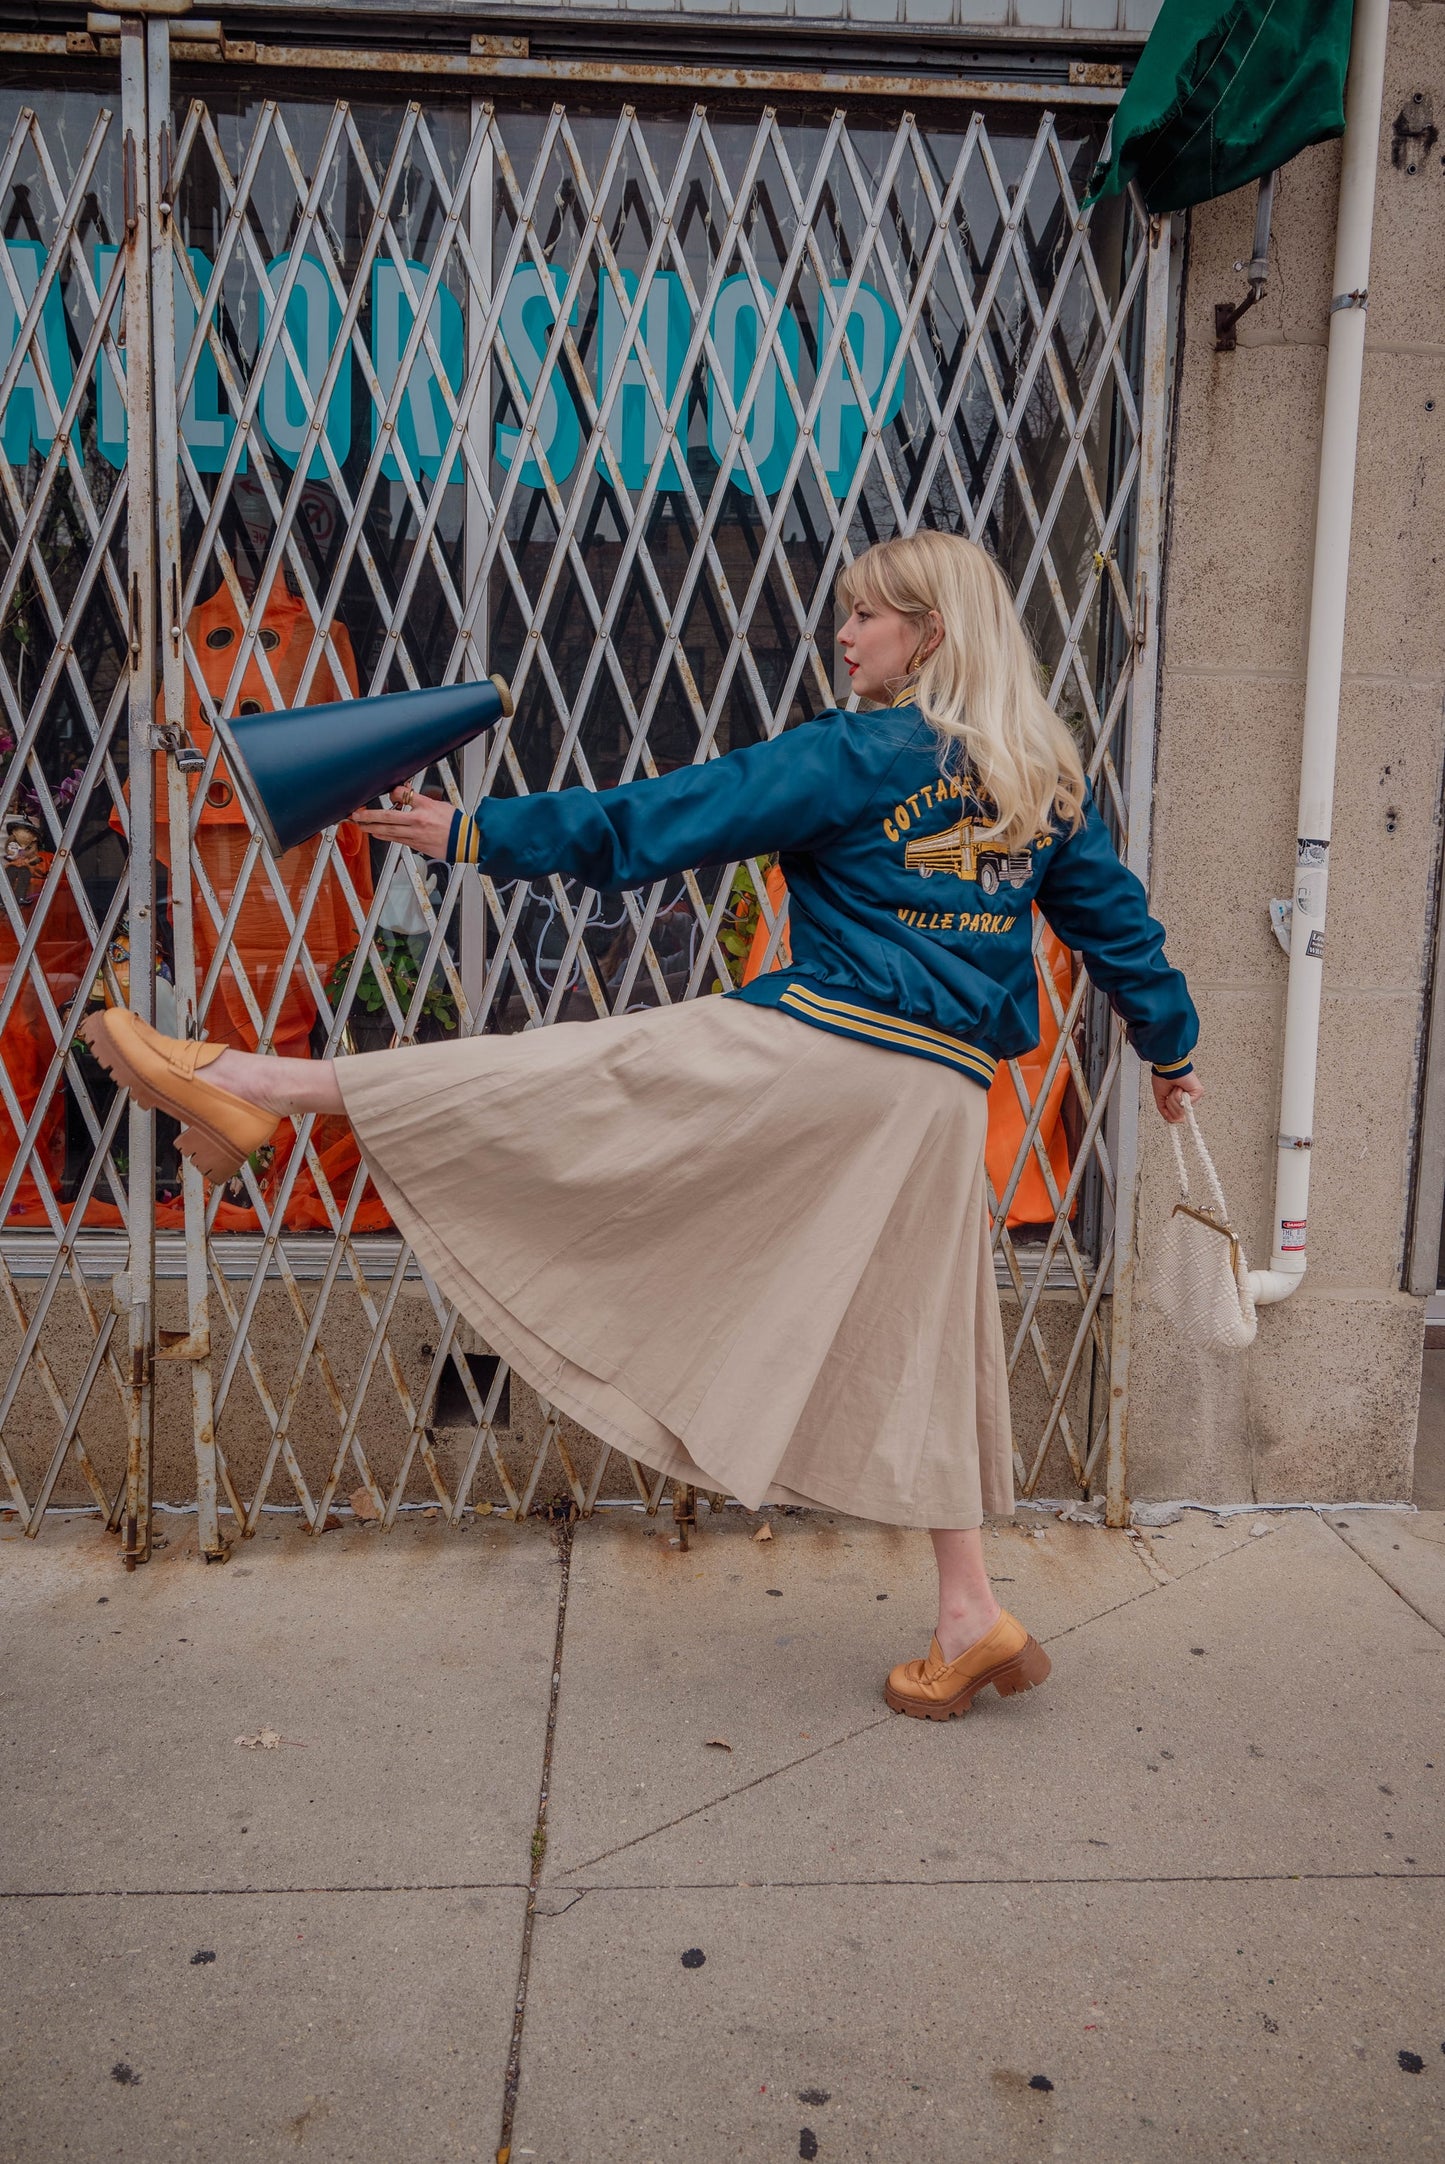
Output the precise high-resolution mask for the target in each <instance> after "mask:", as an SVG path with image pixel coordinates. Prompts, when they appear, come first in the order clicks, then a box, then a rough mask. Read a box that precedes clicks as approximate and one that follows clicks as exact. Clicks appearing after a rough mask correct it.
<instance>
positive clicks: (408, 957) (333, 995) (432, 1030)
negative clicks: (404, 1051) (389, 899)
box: [326, 926, 457, 1041]
mask: <svg viewBox="0 0 1445 2164" xmlns="http://www.w3.org/2000/svg"><path fill="white" fill-rule="evenodd" d="M425 951H426V943H425V941H423V940H420V939H414V938H413V937H412V936H411V935H410V934H408V933H406V932H389V931H387V930H386V929H385V927H384V926H383V927H381V928H379V929H378V931H377V933H376V936H375V938H374V939H373V941H372V943H371V952H370V953H369V954H368V956H367V959H366V965H365V967H364V968H363V970H362V972H361V975H360V977H359V978H358V979H357V984H356V996H355V998H354V1000H353V1001H352V1007H351V1014H350V1016H349V1018H348V1025H349V1027H350V1028H351V1029H352V1031H353V1034H354V1035H355V1036H357V1037H362V1036H364V1037H366V1038H368V1039H372V1038H384V1039H385V1040H387V1041H389V1040H390V1037H391V1027H392V1025H391V1016H390V1014H389V1013H388V1011H387V1006H386V998H385V995H384V994H383V992H382V988H381V985H380V983H379V982H378V980H377V975H376V961H377V959H379V960H380V963H381V966H382V968H383V970H384V971H385V972H386V978H387V982H388V984H389V985H390V987H391V993H392V997H393V999H394V1000H395V1001H396V1004H397V1006H398V1007H400V1009H401V1011H402V1013H403V1014H406V1013H407V1011H408V1010H409V1008H410V1006H411V1002H412V999H413V996H414V995H415V992H416V984H417V977H418V974H419V972H420V968H421V957H422V955H423V954H424V953H425ZM355 960H356V949H355V947H353V948H352V949H351V951H350V953H349V954H343V955H342V957H341V959H340V961H339V962H337V964H336V966H335V968H334V969H333V970H332V972H331V974H330V976H329V977H328V978H327V980H326V997H327V999H328V1000H329V1001H330V1002H331V1005H332V1006H333V1007H338V1006H339V1005H340V1004H341V999H342V995H343V994H344V992H345V990H346V980H347V978H348V977H349V976H350V974H351V968H352V964H353V963H354V962H355ZM358 1024H359V1025H360V1026H359V1027H358ZM428 1024H430V1027H429V1028H428V1027H427V1026H426V1025H428ZM456 1026H457V1004H456V1001H455V1000H454V999H453V997H452V995H451V992H450V990H449V988H448V986H447V982H446V979H445V978H444V977H443V976H442V975H441V973H440V971H436V972H434V973H433V976H432V979H431V982H430V983H429V984H428V986H427V988H426V992H425V994H424V996H423V998H422V1003H421V1011H420V1013H419V1015H418V1016H417V1030H418V1034H419V1035H423V1036H436V1035H437V1034H439V1033H440V1032H442V1031H446V1032H448V1033H450V1032H451V1031H452V1030H454V1029H455V1028H456Z"/></svg>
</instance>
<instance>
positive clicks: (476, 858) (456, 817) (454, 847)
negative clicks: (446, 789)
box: [447, 811, 482, 864]
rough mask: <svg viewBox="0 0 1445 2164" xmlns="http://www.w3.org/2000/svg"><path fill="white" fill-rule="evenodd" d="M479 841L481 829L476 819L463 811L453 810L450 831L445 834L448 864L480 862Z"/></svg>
mask: <svg viewBox="0 0 1445 2164" xmlns="http://www.w3.org/2000/svg"><path fill="white" fill-rule="evenodd" d="M481 841H482V836H481V830H480V828H479V827H478V825H477V822H476V820H475V819H473V818H471V817H470V816H469V815H468V814H467V813H466V812H464V811H454V812H453V813H452V824H451V831H450V833H449V834H448V835H447V862H448V864H478V863H480V862H481V853H482V852H481Z"/></svg>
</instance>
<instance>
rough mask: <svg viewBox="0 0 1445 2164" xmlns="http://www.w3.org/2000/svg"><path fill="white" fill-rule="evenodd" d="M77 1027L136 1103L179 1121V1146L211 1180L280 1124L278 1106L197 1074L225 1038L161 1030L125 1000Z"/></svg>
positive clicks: (232, 1168) (230, 1171)
mask: <svg viewBox="0 0 1445 2164" xmlns="http://www.w3.org/2000/svg"><path fill="white" fill-rule="evenodd" d="M80 1034H81V1035H82V1037H84V1039H85V1041H86V1043H87V1044H88V1045H89V1046H90V1049H91V1051H92V1052H93V1053H94V1054H95V1056H96V1058H97V1059H98V1060H99V1061H100V1064H101V1066H102V1067H104V1068H105V1070H106V1072H107V1073H108V1074H112V1075H114V1077H115V1079H116V1081H117V1082H119V1083H120V1084H121V1086H122V1088H124V1089H128V1090H129V1091H130V1094H131V1096H132V1097H134V1099H135V1101H136V1103H137V1104H138V1105H144V1106H145V1108H146V1110H147V1111H149V1112H169V1114H170V1115H171V1118H172V1119H175V1120H179V1121H180V1122H181V1133H180V1139H179V1142H178V1145H177V1147H178V1148H179V1149H180V1151H181V1154H182V1155H183V1156H185V1157H189V1158H191V1159H192V1161H193V1162H194V1163H195V1164H197V1165H199V1166H200V1168H201V1170H202V1172H204V1173H205V1175H206V1178H207V1179H208V1180H229V1179H231V1178H232V1177H233V1176H234V1174H236V1173H237V1172H239V1171H240V1169H241V1167H242V1165H243V1164H244V1163H245V1161H246V1159H247V1158H248V1157H249V1156H250V1155H251V1152H252V1151H253V1150H258V1149H260V1147H261V1145H262V1144H263V1143H265V1142H269V1141H270V1139H271V1137H272V1135H274V1134H275V1132H276V1129H277V1128H278V1127H279V1126H280V1124H281V1122H280V1120H279V1119H278V1117H277V1115H276V1114H275V1113H274V1112H265V1111H262V1109H261V1107H260V1106H259V1105H251V1104H247V1103H246V1101H245V1099H244V1098H243V1097H233V1096H232V1095H231V1093H230V1091H229V1090H223V1089H218V1088H217V1087H216V1085H215V1083H214V1082H202V1081H200V1080H199V1079H198V1075H197V1070H198V1069H199V1068H202V1067H209V1066H210V1064H211V1062H212V1061H213V1060H217V1059H219V1058H220V1056H221V1054H222V1052H224V1051H225V1049H226V1048H225V1046H224V1045H221V1044H202V1043H200V1042H199V1041H198V1040H197V1039H195V1038H190V1037H164V1036H162V1035H161V1032H160V1031H159V1030H158V1029H152V1028H151V1027H150V1026H149V1024H148V1023H145V1022H141V1021H138V1020H137V1018H136V1017H135V1015H133V1014H127V1013H126V1011H125V1009H124V1008H123V1007H107V1008H106V1009H105V1010H104V1011H103V1012H102V1013H99V1014H93V1015H91V1016H90V1017H89V1018H88V1019H87V1020H86V1021H85V1022H84V1023H83V1024H82V1025H81V1032H80Z"/></svg>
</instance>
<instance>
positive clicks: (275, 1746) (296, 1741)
mask: <svg viewBox="0 0 1445 2164" xmlns="http://www.w3.org/2000/svg"><path fill="white" fill-rule="evenodd" d="M236 1741H237V1743H239V1745H240V1746H241V1749H242V1750H243V1751H279V1750H280V1748H281V1746H282V1744H283V1743H284V1744H285V1745H286V1747H287V1749H288V1750H292V1751H304V1750H305V1749H306V1745H305V1744H304V1743H303V1742H302V1740H301V1738H300V1737H299V1736H283V1735H281V1734H280V1732H279V1731H278V1730H277V1729H274V1728H263V1729H262V1730H261V1732H260V1734H259V1735H255V1736H237V1738H236Z"/></svg>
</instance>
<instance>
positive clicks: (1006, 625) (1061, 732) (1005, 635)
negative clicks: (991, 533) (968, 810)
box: [838, 532, 1084, 849]
mask: <svg viewBox="0 0 1445 2164" xmlns="http://www.w3.org/2000/svg"><path fill="white" fill-rule="evenodd" d="M838 600H839V603H840V604H841V605H842V606H844V607H846V608H848V609H852V608H853V607H854V606H855V605H856V604H857V603H858V602H860V601H861V602H862V603H863V604H864V605H865V607H873V608H877V607H879V606H882V607H884V608H889V609H896V610H897V612H898V614H899V615H900V616H906V617H908V618H909V619H910V620H912V621H914V622H915V623H916V624H917V627H918V648H917V649H915V652H917V651H918V650H919V649H921V648H922V647H924V646H925V645H926V643H927V640H928V638H929V635H930V631H931V628H932V627H931V626H930V625H929V622H928V617H929V612H930V611H931V610H936V611H937V614H938V616H939V618H940V620H941V622H942V624H943V637H942V638H941V639H940V641H939V643H938V645H937V646H936V647H935V648H934V650H933V652H932V653H931V654H929V655H928V656H927V657H926V659H923V660H919V661H916V662H915V664H914V665H913V667H912V668H911V669H910V670H909V673H908V676H907V678H906V679H905V680H904V682H903V683H902V684H900V685H899V687H898V688H899V689H900V690H904V689H906V690H907V691H908V692H909V694H910V695H911V697H912V699H913V700H914V703H915V704H916V705H917V706H918V708H919V710H920V712H921V713H922V714H923V717H924V719H925V720H926V721H927V722H929V723H930V725H931V726H932V727H933V728H934V729H936V730H937V732H938V734H939V736H941V737H942V738H943V739H944V743H945V747H946V746H947V745H949V744H950V743H956V744H959V745H961V746H962V748H963V751H964V754H965V756H966V758H967V760H968V762H969V765H970V766H971V767H972V769H973V772H974V774H975V775H976V776H977V779H978V784H979V793H980V794H981V795H982V796H984V797H986V798H987V799H988V801H989V802H990V804H991V805H992V808H993V821H994V824H993V829H992V833H993V837H994V838H995V839H997V840H999V841H1001V842H1003V843H1004V844H1005V846H1006V847H1008V848H1010V849H1014V848H1018V847H1020V846H1022V844H1023V843H1025V842H1026V841H1027V840H1028V839H1029V838H1030V836H1031V835H1034V834H1037V833H1039V832H1040V831H1041V830H1042V829H1043V828H1045V827H1047V825H1048V824H1049V821H1050V819H1051V818H1055V819H1058V820H1060V821H1062V822H1063V824H1064V825H1065V826H1066V827H1068V828H1069V830H1070V831H1071V832H1072V831H1073V830H1074V829H1075V828H1076V827H1077V826H1079V824H1080V823H1081V821H1082V819H1083V816H1084V810H1083V806H1084V769H1083V765H1082V763H1081V761H1080V759H1079V754H1078V751H1077V749H1076V748H1075V745H1074V740H1073V738H1072V737H1071V736H1070V734H1069V732H1068V730H1067V729H1066V728H1065V727H1064V724H1063V723H1062V722H1061V721H1060V720H1059V717H1058V715H1057V714H1056V713H1054V711H1053V709H1052V708H1051V707H1050V706H1049V704H1048V702H1047V700H1046V699H1045V698H1044V696H1043V693H1042V692H1041V691H1040V689H1039V666H1038V662H1037V660H1036V658H1035V656H1034V652H1033V648H1032V647H1031V646H1030V644H1029V640H1028V636H1027V634H1026V633H1025V631H1024V629H1023V626H1022V625H1021V624H1020V623H1019V620H1018V618H1017V616H1016V615H1015V614H1014V602H1013V595H1012V594H1011V593H1010V591H1009V585H1008V581H1007V579H1005V577H1004V575H1003V573H1002V572H1001V571H1000V570H999V568H998V565H997V564H996V563H995V562H994V560H993V558H992V557H991V556H989V555H988V554H987V553H986V552H985V551H984V550H983V549H981V548H979V547H978V546H977V544H976V543H975V542H972V541H967V540H965V539H964V537H963V535H962V534H946V533H933V532H925V533H915V534H907V535H903V534H900V535H899V536H898V537H897V538H896V539H894V540H892V541H875V542H874V544H873V546H872V548H870V549H865V550H864V552H863V554H862V555H861V556H859V557H857V558H855V560H854V561H853V562H852V563H851V564H849V565H848V566H847V568H846V569H845V570H844V571H843V572H842V573H841V575H840V577H839V579H838Z"/></svg>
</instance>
